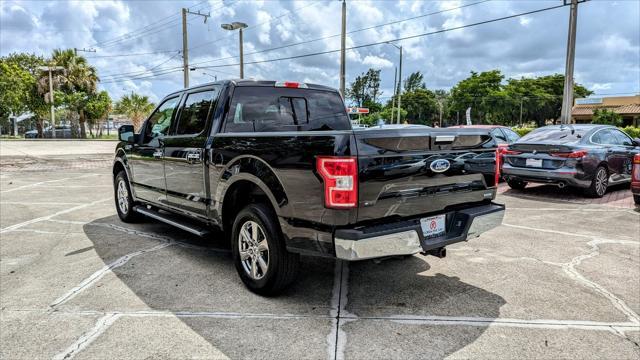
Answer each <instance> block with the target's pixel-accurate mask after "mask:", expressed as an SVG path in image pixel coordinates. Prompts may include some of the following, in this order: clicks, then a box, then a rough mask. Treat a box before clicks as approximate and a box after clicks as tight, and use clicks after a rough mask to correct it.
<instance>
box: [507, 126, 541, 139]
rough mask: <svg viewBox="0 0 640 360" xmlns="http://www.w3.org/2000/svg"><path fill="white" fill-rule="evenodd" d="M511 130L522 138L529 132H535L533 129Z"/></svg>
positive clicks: (515, 128)
mask: <svg viewBox="0 0 640 360" xmlns="http://www.w3.org/2000/svg"><path fill="white" fill-rule="evenodd" d="M511 130H513V131H515V132H516V133H517V134H518V135H520V136H521V137H522V136H525V135H527V134H528V133H530V132H531V131H533V130H535V128H517V127H514V128H511Z"/></svg>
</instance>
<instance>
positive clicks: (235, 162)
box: [113, 80, 504, 295]
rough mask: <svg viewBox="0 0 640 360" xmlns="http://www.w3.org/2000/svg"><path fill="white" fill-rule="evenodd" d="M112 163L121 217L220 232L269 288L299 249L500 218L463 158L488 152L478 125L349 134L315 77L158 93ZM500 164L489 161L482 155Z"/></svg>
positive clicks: (359, 249) (260, 289)
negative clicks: (305, 80) (162, 95)
mask: <svg viewBox="0 0 640 360" xmlns="http://www.w3.org/2000/svg"><path fill="white" fill-rule="evenodd" d="M119 138H120V140H121V141H120V143H119V144H118V146H117V148H116V154H115V162H114V166H113V177H114V190H115V202H116V209H117V212H118V216H119V217H120V219H122V221H125V222H133V221H138V220H140V219H141V218H145V217H146V218H153V219H156V220H159V221H163V222H166V223H168V224H171V225H174V226H176V227H178V228H180V229H183V230H185V231H188V232H191V233H195V234H197V235H200V236H206V235H207V234H209V233H210V231H211V230H212V229H215V228H218V229H221V230H222V231H224V234H226V235H227V237H228V238H229V240H230V242H231V249H232V254H233V259H234V263H235V266H236V268H237V271H238V274H239V275H240V278H241V279H242V281H243V282H244V283H245V285H246V286H247V287H248V288H249V289H250V290H252V291H254V292H256V293H259V294H264V295H269V294H275V293H277V292H279V291H280V290H282V289H283V288H285V287H286V286H287V285H288V284H290V283H291V282H292V281H293V280H294V279H295V275H296V272H297V269H298V265H299V261H300V260H299V259H300V255H312V256H326V257H335V258H338V259H342V260H348V261H354V260H363V259H372V258H381V257H388V256H397V255H411V254H416V253H422V254H425V255H426V254H431V255H435V256H439V257H443V256H445V254H446V252H445V246H447V245H450V244H453V243H457V242H460V241H466V240H468V239H470V238H473V237H476V236H478V235H480V234H481V233H483V232H485V231H487V230H489V229H491V228H493V227H495V226H497V225H499V224H500V223H501V222H502V217H503V214H504V206H503V205H499V204H496V203H493V202H492V200H493V199H494V198H495V195H496V187H495V184H494V177H493V176H487V175H486V174H485V175H483V174H481V173H474V172H473V170H472V168H470V167H469V166H466V164H465V162H466V160H467V159H472V158H474V159H478V158H482V156H479V155H482V154H483V153H488V154H493V153H494V152H495V145H494V142H492V141H491V137H490V136H489V135H488V134H487V132H486V131H482V130H473V129H465V130H460V129H456V130H451V129H431V128H427V127H424V128H415V127H407V128H393V129H379V130H377V129H369V130H366V131H354V130H353V129H352V128H351V122H350V120H349V117H348V115H347V112H346V109H345V105H344V102H343V100H342V97H341V96H340V94H339V93H338V92H337V91H336V90H334V89H332V88H328V87H325V86H320V85H311V84H303V83H295V82H274V81H249V80H238V81H224V82H216V83H211V84H206V85H201V86H197V87H193V88H189V89H185V90H181V91H178V92H175V93H173V94H170V95H169V96H167V97H166V98H164V99H163V100H162V101H161V102H160V104H159V105H158V107H157V108H156V109H155V110H154V111H153V113H152V114H151V115H150V117H149V118H148V119H147V120H146V121H145V122H144V124H143V125H142V126H141V128H140V129H138V131H137V132H134V128H133V126H128V125H127V126H122V127H121V128H120V129H119ZM486 158H487V159H489V160H488V161H495V156H487V157H486Z"/></svg>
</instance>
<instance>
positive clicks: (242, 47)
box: [238, 28, 244, 79]
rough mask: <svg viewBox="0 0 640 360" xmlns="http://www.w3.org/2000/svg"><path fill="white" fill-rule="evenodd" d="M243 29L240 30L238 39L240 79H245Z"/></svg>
mask: <svg viewBox="0 0 640 360" xmlns="http://www.w3.org/2000/svg"><path fill="white" fill-rule="evenodd" d="M242 29H244V28H240V30H239V31H238V39H239V40H240V44H239V47H240V79H244V43H243V41H242V37H243V36H242Z"/></svg>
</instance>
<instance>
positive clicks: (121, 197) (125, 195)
mask: <svg viewBox="0 0 640 360" xmlns="http://www.w3.org/2000/svg"><path fill="white" fill-rule="evenodd" d="M117 194H118V207H119V208H120V212H121V213H123V214H126V213H127V212H128V211H129V191H128V190H127V184H125V182H124V180H123V179H120V180H118V192H117Z"/></svg>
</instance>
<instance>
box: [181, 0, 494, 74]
mask: <svg viewBox="0 0 640 360" xmlns="http://www.w3.org/2000/svg"><path fill="white" fill-rule="evenodd" d="M489 1H492V0H483V1H478V2H475V3H470V4H466V5H462V6H457V7H454V8H450V9H445V10H440V11H435V12H430V13H426V14H422V15H418V16H414V17H410V18H406V19H402V20H396V21H392V22H388V23H384V24H379V25H374V26H369V27H365V28H360V29H356V30H351V31H348V32H347V33H346V34H347V35H349V34H355V33H358V32H362V31H366V30H371V29H375V28H379V27H383V26H388V25H394V24H398V23H401V22H405V21H411V20H415V19H419V18H424V17H427V16H432V15H437V14H441V13H445V12H449V11H454V10H459V9H462V8H465V7H469V6H474V5H479V4H482V3H485V2H489ZM338 36H340V34H334V35H327V36H323V37H319V38H315V39H310V40H305V41H301V42H297V43H291V44H287V45H282V46H277V47H274V48H269V49H264V50H258V51H254V52H250V53H246V54H245V56H248V55H255V54H261V53H266V52H270V51H275V50H280V49H285V48H288V47H292V46H298V45H304V44H309V43H312V42H316V41H320V40H326V39H330V38H334V37H338ZM219 40H220V39H219ZM235 58H237V56H227V57H224V58H219V59H213V60H207V61H202V62H198V63H194V64H192V65H195V64H204V63H210V62H214V61H219V60H227V59H235Z"/></svg>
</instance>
